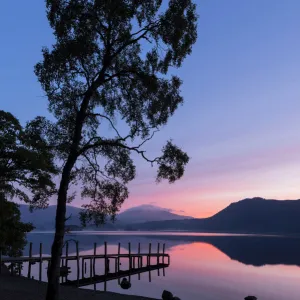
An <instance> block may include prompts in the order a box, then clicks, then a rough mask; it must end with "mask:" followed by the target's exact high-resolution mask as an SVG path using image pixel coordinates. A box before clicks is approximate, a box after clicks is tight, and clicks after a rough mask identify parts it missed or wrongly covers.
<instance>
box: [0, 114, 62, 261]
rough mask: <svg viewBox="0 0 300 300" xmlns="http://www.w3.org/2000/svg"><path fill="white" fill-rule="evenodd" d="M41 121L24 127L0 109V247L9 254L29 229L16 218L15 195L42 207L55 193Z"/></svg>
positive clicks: (17, 252)
mask: <svg viewBox="0 0 300 300" xmlns="http://www.w3.org/2000/svg"><path fill="white" fill-rule="evenodd" d="M44 122H45V120H44V119H43V118H41V117H37V118H36V119H34V120H33V121H31V122H29V123H27V125H26V127H25V129H24V128H23V127H22V126H21V125H20V123H19V121H18V120H17V119H16V118H15V117H14V116H13V115H12V114H11V113H8V112H5V111H3V110H0V228H1V231H0V248H1V250H2V253H4V254H6V255H11V256H18V255H21V254H22V250H23V248H24V246H25V244H26V238H25V237H26V233H27V232H29V231H31V230H32V229H33V227H32V225H31V224H29V223H22V222H21V221H20V211H19V208H18V205H17V204H15V203H13V202H9V201H8V200H9V199H11V198H18V199H20V200H23V201H25V202H26V203H29V204H30V205H31V207H45V206H47V201H48V199H49V197H51V196H52V195H53V194H54V193H55V184H54V183H53V182H52V175H54V174H56V173H57V170H56V167H55V165H54V163H53V159H54V154H53V153H52V152H51V149H49V147H48V145H47V139H46V136H45V135H44V126H43V124H44Z"/></svg>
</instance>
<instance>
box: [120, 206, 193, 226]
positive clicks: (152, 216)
mask: <svg viewBox="0 0 300 300" xmlns="http://www.w3.org/2000/svg"><path fill="white" fill-rule="evenodd" d="M184 219H191V217H187V216H182V215H177V214H174V213H172V212H170V210H168V209H165V208H161V207H158V206H154V205H140V206H136V207H133V208H129V209H127V210H125V211H124V212H122V213H120V214H119V215H118V216H117V221H119V222H121V223H123V224H135V223H144V222H149V221H162V220H184Z"/></svg>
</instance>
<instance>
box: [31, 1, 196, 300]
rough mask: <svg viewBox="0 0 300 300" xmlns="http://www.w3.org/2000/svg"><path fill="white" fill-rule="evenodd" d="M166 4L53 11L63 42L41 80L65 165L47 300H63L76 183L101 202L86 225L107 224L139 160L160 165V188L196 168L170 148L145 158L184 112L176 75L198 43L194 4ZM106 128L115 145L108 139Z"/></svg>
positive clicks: (80, 5)
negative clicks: (149, 145)
mask: <svg viewBox="0 0 300 300" xmlns="http://www.w3.org/2000/svg"><path fill="white" fill-rule="evenodd" d="M165 4H166V5H162V0H132V1H128V0H107V1H100V0H47V1H46V7H47V17H48V20H49V23H50V26H51V28H52V29H53V32H54V35H55V39H56V42H55V44H54V45H53V46H52V48H51V49H48V48H44V49H43V61H42V62H40V63H38V64H37V65H36V67H35V73H36V75H37V77H38V79H39V81H40V83H41V85H42V87H43V89H44V91H45V92H46V95H47V97H48V100H49V110H50V111H51V112H52V113H53V115H54V116H55V118H56V122H55V123H54V124H48V128H49V134H50V138H51V141H52V143H53V145H55V147H56V149H57V155H58V157H59V158H60V159H62V161H63V164H62V165H63V170H62V175H61V181H60V186H59V190H58V199H57V212H56V232H55V238H54V242H53V245H52V252H51V254H52V258H51V266H50V270H49V279H48V291H47V299H48V300H50V299H58V287H59V264H60V256H61V251H62V246H63V238H64V229H65V226H64V225H65V214H66V203H67V201H68V189H69V185H70V183H76V182H77V181H78V180H80V181H81V182H82V183H83V186H84V187H83V190H82V196H83V197H88V198H90V199H92V200H91V203H90V204H88V205H86V206H85V207H84V208H85V211H84V214H83V215H82V220H83V222H88V221H92V220H93V221H95V222H96V223H97V224H99V223H101V222H103V221H104V219H105V216H106V215H111V216H112V217H114V215H115V214H116V213H117V211H118V210H119V208H120V206H121V204H122V203H123V201H124V200H125V199H126V198H127V197H128V190H127V187H126V184H127V183H128V182H129V181H131V180H132V179H133V178H134V177H135V165H134V163H133V160H132V158H131V153H136V154H139V155H140V156H141V157H142V158H144V159H145V160H146V161H148V162H149V163H152V164H157V165H158V174H157V181H160V180H162V179H168V180H169V182H171V183H172V182H174V181H176V180H177V179H179V178H180V177H181V176H182V175H183V173H184V168H185V165H186V164H187V163H188V160H189V158H188V156H187V154H186V153H184V152H183V151H182V150H181V149H180V148H178V147H177V146H175V145H174V144H173V143H172V142H171V141H168V142H167V144H166V145H165V146H164V147H163V149H162V154H161V155H160V156H158V157H156V158H149V157H148V156H147V154H146V152H145V150H143V146H144V145H145V143H146V142H147V141H149V140H150V139H151V138H152V137H153V135H154V134H155V133H156V132H157V131H158V130H159V128H160V127H161V126H163V125H165V124H166V123H167V121H168V119H169V117H170V116H172V115H173V113H174V112H175V110H176V109H177V108H178V106H179V105H180V104H182V103H183V98H182V96H181V95H180V86H181V80H180V79H179V78H178V77H177V76H174V75H172V76H171V75H168V73H169V71H170V68H173V69H175V68H178V67H180V66H181V64H182V62H183V60H184V58H185V57H186V56H187V55H188V54H190V53H191V49H192V45H193V44H194V43H195V41H196V37H197V31H196V21H197V16H196V12H195V10H196V7H195V4H193V3H192V1H191V0H169V1H167V2H166V3H165ZM117 120H118V122H119V123H120V124H119V126H117V125H116V123H117V122H116V121H117ZM105 122H106V123H107V124H108V125H109V126H110V127H111V128H112V130H113V132H114V134H113V136H108V135H107V132H106V130H105V129H106V128H105ZM99 128H101V130H100V129H99ZM126 130H128V131H127V132H126ZM124 132H126V133H124ZM70 197H71V198H72V197H74V195H71V196H70Z"/></svg>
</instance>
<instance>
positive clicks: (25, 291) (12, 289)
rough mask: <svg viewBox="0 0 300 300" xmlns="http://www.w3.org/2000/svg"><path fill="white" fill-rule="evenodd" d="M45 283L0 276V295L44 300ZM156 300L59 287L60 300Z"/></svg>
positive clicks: (5, 299)
mask: <svg viewBox="0 0 300 300" xmlns="http://www.w3.org/2000/svg"><path fill="white" fill-rule="evenodd" d="M46 289H47V283H46V282H39V281H37V280H33V279H28V278H26V277H22V276H21V277H19V276H11V275H0V295H1V299H4V300H15V299H18V300H44V299H45V296H46ZM90 299H92V300H158V299H154V298H148V297H142V296H135V295H125V294H118V293H113V292H102V291H92V290H88V289H80V288H77V287H68V286H60V300H90Z"/></svg>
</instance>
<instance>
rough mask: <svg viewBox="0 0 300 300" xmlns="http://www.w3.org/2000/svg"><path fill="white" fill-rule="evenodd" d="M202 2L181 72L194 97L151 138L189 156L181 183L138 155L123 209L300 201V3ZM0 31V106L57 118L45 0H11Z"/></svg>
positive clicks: (204, 211) (195, 209) (151, 148)
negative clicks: (42, 79)
mask: <svg viewBox="0 0 300 300" xmlns="http://www.w3.org/2000/svg"><path fill="white" fill-rule="evenodd" d="M195 2H196V3H197V11H198V14H199V16H200V18H199V21H198V40H197V42H196V44H195V45H194V48H193V52H192V54H191V55H190V56H189V57H188V58H187V59H186V60H185V62H184V64H183V66H182V68H181V69H179V70H176V71H174V73H175V74H176V75H178V76H180V77H181V79H182V80H183V86H182V95H183V97H184V99H185V103H184V105H183V106H182V107H180V108H179V109H178V111H177V112H176V113H175V115H174V117H173V118H172V119H171V120H170V121H169V123H168V125H167V126H165V127H164V128H163V129H162V130H161V131H160V132H159V133H158V134H157V136H156V137H155V139H153V140H152V141H151V142H150V144H148V146H147V151H148V152H147V153H148V154H149V156H151V155H153V156H154V157H155V154H156V153H158V151H159V150H160V148H161V146H162V145H163V143H164V142H165V141H166V140H168V139H170V138H172V139H173V141H174V142H175V143H176V144H177V145H179V146H180V147H182V148H183V149H184V150H185V151H187V152H188V154H189V156H190V157H191V160H190V163H189V165H188V167H187V169H186V173H185V176H184V177H183V178H182V179H181V180H180V181H178V182H176V183H175V184H171V185H170V184H168V183H161V184H156V183H155V174H156V173H155V168H151V166H149V165H148V164H146V163H144V162H143V161H141V160H139V159H138V160H137V177H136V179H135V180H134V181H133V182H132V183H130V185H129V188H130V196H129V199H128V200H127V201H126V203H125V204H124V206H123V209H126V208H129V207H133V206H136V205H140V204H154V205H158V206H161V207H164V208H168V209H170V210H173V211H174V212H178V213H181V214H185V215H190V216H194V217H209V216H211V215H213V214H215V213H216V212H218V211H219V210H221V209H223V208H225V207H226V206H227V205H229V204H230V203H231V202H236V201H239V200H241V199H244V198H249V197H255V196H260V197H264V198H270V199H299V198H300V191H299V188H300V131H299V129H300V117H299V114H300V18H299V11H300V1H298V0H251V1H247V0H227V1H223V0H196V1H195ZM0 36H1V47H0V89H1V96H0V109H3V110H7V111H10V112H12V113H13V114H14V115H15V116H16V117H18V118H19V120H20V121H21V123H22V124H25V122H26V121H28V120H30V119H32V118H34V117H35V116H37V115H45V116H47V117H49V116H50V115H49V112H48V111H47V99H46V97H45V96H44V94H43V91H42V90H41V88H40V85H39V83H38V82H37V79H36V77H35V75H34V73H33V66H34V65H35V63H37V62H38V61H39V60H40V59H41V48H42V47H43V46H50V45H51V44H53V43H54V39H53V35H52V32H51V29H50V27H49V25H48V22H47V19H46V15H45V6H44V1H41V0H31V1H21V0H17V1H4V2H3V3H2V4H1V10H0ZM73 204H74V205H76V206H80V205H81V204H82V200H80V198H79V196H78V199H76V200H75V201H74V203H73Z"/></svg>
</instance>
